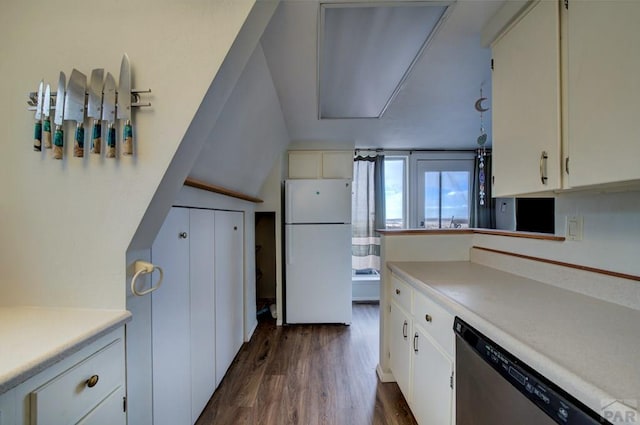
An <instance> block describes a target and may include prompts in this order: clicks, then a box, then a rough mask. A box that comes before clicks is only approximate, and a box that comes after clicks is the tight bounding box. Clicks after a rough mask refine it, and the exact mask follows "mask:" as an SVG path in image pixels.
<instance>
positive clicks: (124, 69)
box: [116, 53, 133, 155]
mask: <svg viewBox="0 0 640 425" xmlns="http://www.w3.org/2000/svg"><path fill="white" fill-rule="evenodd" d="M118 84H119V85H118V103H117V105H118V106H117V109H116V110H117V112H118V119H121V120H124V127H123V128H122V154H123V155H131V154H133V127H132V126H131V68H130V67H129V56H127V54H126V53H125V54H124V56H122V62H121V63H120V80H119V81H118Z"/></svg>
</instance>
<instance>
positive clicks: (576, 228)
mask: <svg viewBox="0 0 640 425" xmlns="http://www.w3.org/2000/svg"><path fill="white" fill-rule="evenodd" d="M583 224H584V219H583V217H582V216H580V215H572V216H567V239H569V240H570V241H581V240H582V229H583V227H584V226H583Z"/></svg>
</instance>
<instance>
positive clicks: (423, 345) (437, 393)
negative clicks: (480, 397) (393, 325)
mask: <svg viewBox="0 0 640 425" xmlns="http://www.w3.org/2000/svg"><path fill="white" fill-rule="evenodd" d="M412 363H413V374H412V376H411V378H412V385H411V390H412V393H413V400H412V401H411V403H410V406H411V411H412V412H413V415H414V416H415V418H416V421H418V423H419V424H451V423H452V422H451V413H452V408H453V406H452V400H453V381H452V376H453V361H452V360H451V359H450V358H449V357H448V356H447V355H446V354H445V353H443V352H442V349H441V348H439V347H438V345H437V344H436V343H435V342H433V340H432V339H431V338H430V337H429V336H428V334H427V332H426V331H423V330H422V329H421V328H420V327H418V326H416V327H415V328H414V334H413V359H412Z"/></svg>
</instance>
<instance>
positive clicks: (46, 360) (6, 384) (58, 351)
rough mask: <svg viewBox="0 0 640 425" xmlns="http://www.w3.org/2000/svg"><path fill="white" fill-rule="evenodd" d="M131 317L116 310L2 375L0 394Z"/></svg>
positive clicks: (129, 314)
mask: <svg viewBox="0 0 640 425" xmlns="http://www.w3.org/2000/svg"><path fill="white" fill-rule="evenodd" d="M117 313H119V314H117ZM131 318H132V314H131V313H130V312H129V311H126V310H123V311H122V312H117V311H115V310H114V317H113V318H112V319H111V320H106V321H105V322H104V323H102V324H101V325H100V326H97V327H95V328H94V329H92V330H91V331H90V333H88V334H82V335H80V336H78V337H76V338H73V339H71V340H69V341H67V342H65V343H63V344H60V346H58V347H56V348H55V349H53V350H51V351H48V352H46V353H45V354H43V355H42V356H40V357H37V358H36V359H34V360H33V361H30V362H29V363H27V364H25V365H24V367H23V368H20V369H17V370H14V371H13V373H9V374H6V375H5V376H2V377H0V394H2V393H4V392H7V391H10V390H11V389H13V388H14V387H17V386H18V385H20V384H22V383H23V382H25V381H27V380H28V379H29V378H31V377H33V376H35V375H37V374H38V373H40V372H42V371H43V370H45V369H47V368H49V367H51V366H53V365H54V364H56V363H58V362H59V361H61V360H63V359H65V358H66V357H68V356H70V355H72V354H74V353H76V352H78V351H80V350H81V349H82V348H84V347H86V346H87V345H89V344H91V343H92V342H94V341H96V340H98V339H99V338H101V337H102V336H104V335H106V334H108V333H109V332H112V331H114V330H115V329H117V328H119V327H120V326H122V325H124V324H125V323H127V322H129V321H130V320H131Z"/></svg>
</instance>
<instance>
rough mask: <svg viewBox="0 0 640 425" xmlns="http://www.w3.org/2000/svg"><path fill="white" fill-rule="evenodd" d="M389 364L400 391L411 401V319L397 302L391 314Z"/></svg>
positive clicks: (393, 305)
mask: <svg viewBox="0 0 640 425" xmlns="http://www.w3.org/2000/svg"><path fill="white" fill-rule="evenodd" d="M389 322H390V323H389V327H390V330H389V335H390V336H391V338H390V341H389V352H390V353H389V354H390V358H389V364H390V367H391V372H392V373H393V377H394V378H395V379H396V383H397V384H398V387H400V391H402V394H404V398H405V399H406V400H407V402H411V397H410V396H411V393H410V392H409V385H410V373H411V352H410V351H409V350H410V343H411V335H412V334H411V328H412V326H411V319H409V316H408V315H407V314H406V313H405V312H404V311H403V310H402V309H401V308H400V307H399V306H398V305H397V304H396V303H392V304H391V314H390V315H389Z"/></svg>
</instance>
